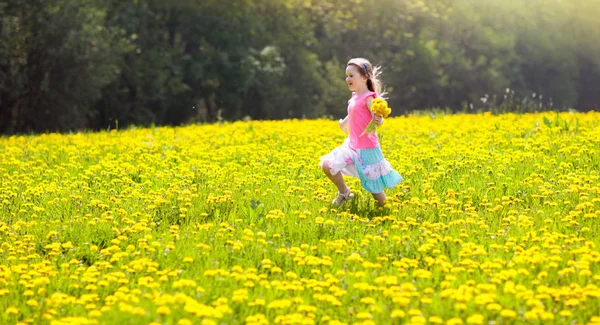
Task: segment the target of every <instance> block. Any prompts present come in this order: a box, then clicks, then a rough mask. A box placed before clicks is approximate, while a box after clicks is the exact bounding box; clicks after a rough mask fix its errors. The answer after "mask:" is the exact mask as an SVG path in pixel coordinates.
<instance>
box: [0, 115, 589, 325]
mask: <svg viewBox="0 0 600 325" xmlns="http://www.w3.org/2000/svg"><path fill="white" fill-rule="evenodd" d="M379 132H380V140H381V144H382V149H383V152H384V155H385V156H386V158H387V159H388V160H389V161H390V162H391V163H392V165H393V166H394V168H395V169H396V170H397V171H398V172H399V173H400V174H401V175H402V176H403V177H404V181H403V182H402V183H401V184H400V185H398V186H397V187H396V188H394V189H391V190H387V192H386V193H387V194H388V198H389V200H388V203H387V204H386V206H385V208H377V207H376V206H375V204H374V201H373V199H372V197H371V196H370V195H369V194H368V193H367V192H365V191H364V190H362V189H361V188H360V184H359V183H358V182H357V180H355V179H348V182H349V185H350V186H351V188H352V189H353V190H354V191H355V192H356V194H357V197H355V198H354V199H353V200H352V201H350V202H348V203H346V204H345V205H343V206H342V207H340V208H337V209H336V208H334V207H332V206H331V205H330V202H331V200H332V199H333V198H334V197H335V193H336V192H335V188H334V186H333V185H332V184H331V183H330V182H329V180H328V179H327V178H326V177H325V176H324V175H323V173H322V171H321V170H320V169H319V167H318V162H319V157H320V156H321V155H323V154H325V153H327V152H329V151H330V150H331V149H333V148H334V147H335V146H337V145H339V144H340V143H341V142H342V141H343V139H344V136H345V135H344V133H342V132H341V130H340V129H339V127H338V125H337V122H336V121H329V120H324V119H322V120H303V121H300V120H289V121H246V122H234V123H220V124H211V125H192V126H185V127H154V128H130V129H127V130H112V131H105V132H97V133H91V132H90V133H86V132H84V133H73V134H41V135H35V136H33V135H30V136H12V137H3V138H0V214H1V216H0V323H1V324H53V325H62V324H144V325H148V324H152V325H158V324H179V325H184V324H247V325H259V324H328V325H339V324H365V325H366V324H448V325H457V324H490V325H491V324H498V325H499V324H570V325H573V324H600V287H599V286H600V264H599V262H600V251H599V246H600V236H599V234H600V226H599V223H598V217H599V216H600V203H599V202H600V181H599V177H600V175H599V169H600V113H596V112H590V113H555V112H546V113H535V114H501V115H492V114H489V113H484V114H470V115H463V114H457V115H422V116H417V115H409V116H404V117H396V118H390V119H388V120H386V122H385V124H384V125H383V127H382V128H380V130H379Z"/></svg>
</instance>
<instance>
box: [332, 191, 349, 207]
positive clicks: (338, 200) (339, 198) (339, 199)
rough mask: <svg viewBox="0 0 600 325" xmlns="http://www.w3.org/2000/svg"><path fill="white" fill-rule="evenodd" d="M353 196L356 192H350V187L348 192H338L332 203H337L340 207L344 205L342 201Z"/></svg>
mask: <svg viewBox="0 0 600 325" xmlns="http://www.w3.org/2000/svg"><path fill="white" fill-rule="evenodd" d="M353 197H354V193H352V192H350V189H348V191H347V192H346V193H340V192H338V195H337V197H336V198H335V199H333V201H332V202H331V204H333V205H335V206H336V207H339V206H340V205H342V203H344V202H346V201H349V200H351V199H352V198H353Z"/></svg>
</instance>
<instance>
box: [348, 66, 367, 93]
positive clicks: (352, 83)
mask: <svg viewBox="0 0 600 325" xmlns="http://www.w3.org/2000/svg"><path fill="white" fill-rule="evenodd" d="M346 84H347V85H348V88H349V89H350V90H351V91H355V92H360V91H362V90H363V89H364V88H366V87H367V78H366V77H364V76H363V75H362V74H361V73H360V72H359V71H358V67H357V66H355V65H349V66H347V67H346Z"/></svg>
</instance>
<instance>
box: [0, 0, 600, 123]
mask: <svg viewBox="0 0 600 325" xmlns="http://www.w3.org/2000/svg"><path fill="white" fill-rule="evenodd" d="M597 17H600V6H598V3H597V1H596V0H582V1H561V0H527V1H525V0H523V1H500V0H486V1H480V0H371V1H367V0H219V1H217V0H202V1H194V0H169V1H159V0H132V1H118V0H79V1H72V0H50V1H47V0H4V1H2V2H1V3H0V133H3V134H14V133H26V132H46V131H61V132H64V131H75V130H85V129H92V130H98V129H106V128H115V127H117V124H118V127H125V126H128V125H140V126H147V125H180V124H186V123H198V122H200V123H201V122H213V121H217V120H237V119H243V118H252V119H283V118H317V117H323V116H334V117H342V115H343V114H344V112H345V110H346V105H345V103H346V101H347V99H348V96H349V93H348V89H347V87H346V85H345V82H344V70H345V63H346V62H347V60H348V59H350V58H352V57H366V58H368V59H369V60H370V61H371V62H372V63H373V64H376V65H381V66H382V67H383V71H384V72H383V83H384V85H386V90H387V91H388V93H389V95H388V96H389V98H388V101H389V103H390V106H391V107H392V108H393V109H394V112H393V115H398V114H403V113H407V112H411V111H413V110H417V109H424V108H436V107H437V108H443V109H451V110H453V111H457V110H465V111H469V110H476V109H478V108H481V107H489V106H490V105H494V106H501V105H505V106H510V109H515V110H518V109H529V110H536V109H539V110H542V109H565V108H575V109H578V110H582V111H585V110H591V109H595V108H598V106H599V104H600V92H599V91H598V87H597V85H598V84H600V43H599V42H597V40H598V39H600V23H599V22H598V19H597ZM509 104H510V105H509Z"/></svg>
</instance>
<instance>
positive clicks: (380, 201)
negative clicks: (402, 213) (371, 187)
mask: <svg viewBox="0 0 600 325" xmlns="http://www.w3.org/2000/svg"><path fill="white" fill-rule="evenodd" d="M371 194H372V195H373V198H374V199H375V200H377V205H379V206H380V207H382V206H384V205H385V200H386V199H387V197H386V196H385V192H381V193H377V194H375V193H371Z"/></svg>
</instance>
